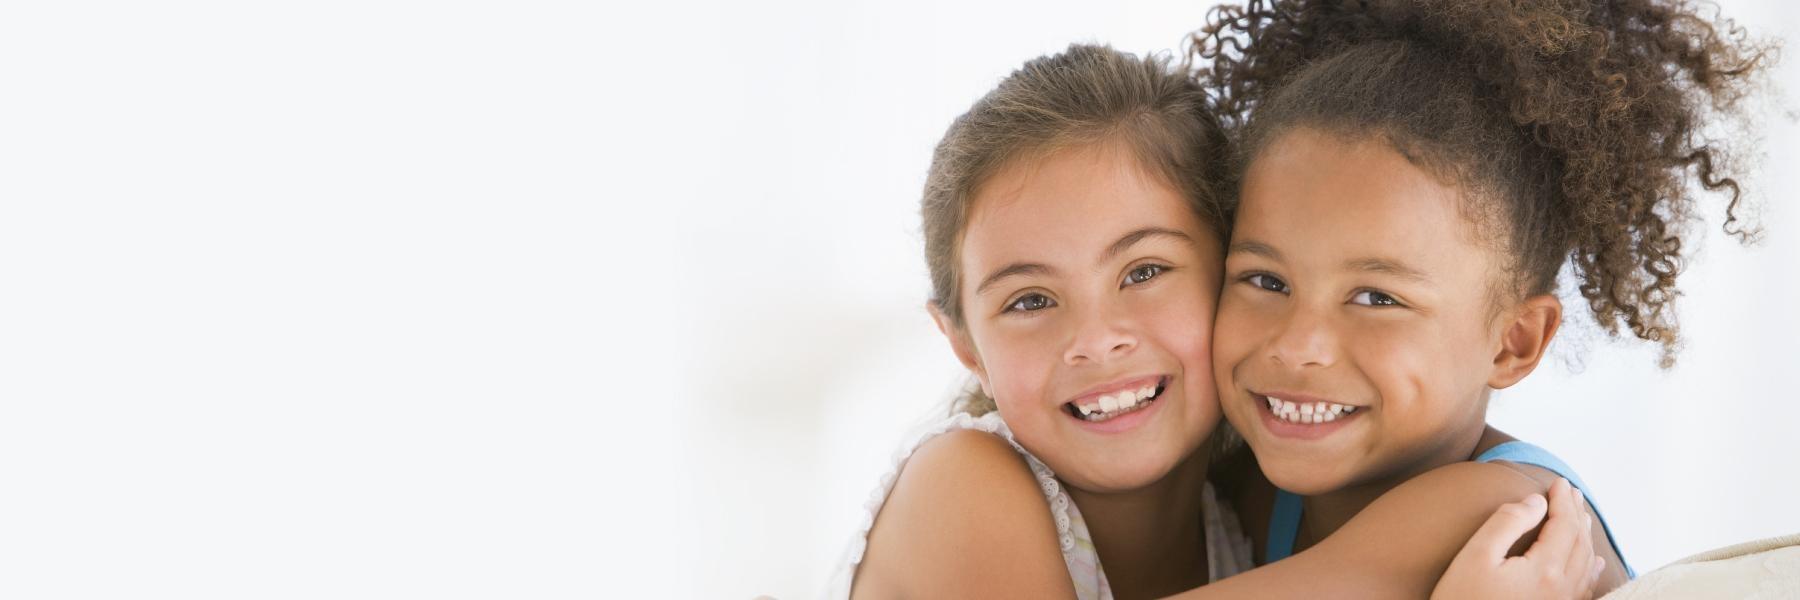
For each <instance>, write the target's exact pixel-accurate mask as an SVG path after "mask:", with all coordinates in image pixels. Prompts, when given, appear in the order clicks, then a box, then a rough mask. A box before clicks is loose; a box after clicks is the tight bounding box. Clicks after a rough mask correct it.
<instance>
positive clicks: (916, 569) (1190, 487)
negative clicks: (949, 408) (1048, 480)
mask: <svg viewBox="0 0 1800 600" xmlns="http://www.w3.org/2000/svg"><path fill="white" fill-rule="evenodd" d="M1222 246H1223V244H1222V242H1221V241H1220V240H1218V239H1217V238H1216V236H1214V235H1213V234H1212V233H1211V232H1210V230H1209V229H1208V228H1206V227H1205V226H1204V225H1203V224H1202V223H1200V222H1199V221H1198V219H1197V218H1196V217H1195V216H1194V213H1193V211H1192V210H1191V208H1190V207H1189V206H1188V205H1187V203H1186V202H1185V200H1183V198H1182V197H1181V196H1180V195H1179V194H1178V193H1176V192H1175V191H1173V190H1172V189H1171V188H1170V187H1169V186H1167V185H1164V184H1163V183H1162V182H1161V180H1160V178H1158V177H1156V176H1154V175H1151V174H1149V173H1146V172H1145V171H1144V170H1143V169H1141V168H1139V165H1138V162H1137V161H1136V160H1135V158H1134V157H1133V156H1132V155H1131V154H1130V152H1129V151H1128V150H1126V149H1125V148H1124V147H1123V146H1121V145H1119V144H1113V143H1101V144H1095V145H1088V146H1078V147H1074V148H1068V149H1063V150H1059V151H1056V152H1052V153H1049V154H1047V155H1045V156H1037V157H1032V158H1031V159H1030V160H1022V161H1017V162H1016V163H1015V164H1012V165H1009V166H1008V167H1006V168H1003V169H1001V170H1000V171H999V172H998V173H996V174H995V175H994V176H993V177H992V178H991V179H990V180H989V181H988V182H986V184H985V185H984V186H983V187H982V188H981V189H980V190H979V191H978V193H977V197H976V201H975V205H974V209H973V211H972V214H971V218H970V222H969V224H968V225H967V227H966V228H965V233H964V237H963V240H962V246H961V256H960V262H959V264H960V266H961V271H962V280H961V283H962V295H961V300H962V302H963V307H964V314H965V318H964V320H963V321H962V322H961V323H957V322H953V321H951V320H950V319H948V318H947V317H946V316H945V315H943V314H942V313H941V312H937V311H936V310H935V309H934V311H933V314H934V317H935V318H937V320H938V323H939V327H940V329H942V330H943V332H944V333H945V335H946V337H947V338H948V339H949V340H950V342H951V346H952V349H953V350H954V351H955V353H956V355H957V357H958V358H959V360H961V361H962V362H963V364H964V365H965V366H967V367H968V368H969V369H970V371H971V372H973V373H974V374H975V375H976V378H977V379H978V380H979V381H980V382H981V385H982V387H983V389H984V390H985V391H986V392H988V393H989V395H991V396H993V397H994V398H995V399H996V403H997V405H998V406H999V409H1000V412H1001V414H1002V416H1003V418H1005V419H1006V421H1007V422H1008V424H1009V426H1010V427H1011V429H1012V430H1013V431H1014V433H1015V435H1016V436H1017V438H1018V440H1019V442H1020V443H1021V444H1023V445H1025V446H1026V447H1028V448H1031V449H1032V450H1033V453H1034V454H1035V455H1036V456H1038V458H1039V459H1040V460H1043V461H1044V462H1045V463H1046V464H1047V465H1048V466H1050V467H1051V469H1052V470H1054V471H1055V472H1056V473H1057V474H1058V477H1059V479H1061V480H1062V481H1063V483H1064V485H1065V487H1066V488H1067V489H1068V490H1069V493H1070V495H1071V497H1072V498H1073V499H1074V500H1075V503H1076V505H1077V506H1078V507H1079V509H1080V511H1081V514H1082V516H1083V517H1084V519H1085V520H1086V522H1087V524H1088V528H1089V530H1090V532H1091V533H1092V535H1093V538H1094V545H1095V548H1096V549H1097V551H1098V554H1099V555H1100V557H1101V560H1102V563H1103V564H1104V568H1105V570H1106V573H1107V577H1108V579H1109V581H1110V583H1111V586H1112V589H1113V592H1114V593H1115V595H1117V596H1118V597H1120V598H1144V597H1160V596H1167V595H1171V594H1176V593H1184V595H1198V596H1207V597H1215V596H1216V597H1240V596H1241V597H1271V596H1276V597H1318V596H1321V595H1331V596H1337V597H1342V596H1344V595H1345V594H1346V593H1352V594H1356V593H1369V594H1371V595H1378V596H1392V595H1395V594H1401V593H1408V592H1412V591H1415V590H1419V589H1420V587H1419V586H1423V590H1422V591H1418V592H1417V593H1416V594H1414V595H1420V596H1422V595H1425V594H1426V593H1429V592H1430V591H1431V588H1432V586H1433V585H1434V584H1436V583H1438V579H1439V575H1442V574H1444V572H1445V566H1446V565H1448V564H1449V563H1450V560H1451V558H1452V557H1453V556H1455V555H1456V554H1457V552H1458V550H1459V549H1461V548H1462V547H1463V546H1464V542H1465V541H1467V542H1468V546H1469V548H1470V549H1471V552H1465V553H1464V554H1465V556H1467V558H1466V559H1464V558H1459V559H1458V562H1457V567H1456V568H1455V569H1453V570H1452V571H1451V572H1450V575H1449V576H1448V577H1446V578H1445V581H1446V583H1447V584H1458V582H1462V585H1461V586H1460V587H1456V586H1455V585H1453V586H1452V587H1451V588H1449V589H1451V590H1460V591H1467V590H1488V591H1490V592H1491V591H1494V590H1501V591H1507V592H1513V593H1524V594H1527V595H1538V596H1544V597H1581V596H1583V595H1585V593H1586V586H1587V585H1589V584H1591V581H1592V578H1591V576H1590V574H1591V573H1592V572H1593V570H1592V569H1591V568H1589V565H1591V564H1592V561H1593V558H1594V557H1593V555H1592V553H1591V552H1585V551H1578V550H1582V549H1585V548H1587V547H1588V540H1587V536H1588V535H1589V534H1588V533H1587V532H1588V529H1587V528H1585V527H1582V525H1583V523H1581V522H1579V521H1577V520H1576V519H1574V518H1573V517H1574V516H1578V515H1579V514H1580V513H1579V511H1577V510H1574V509H1572V508H1570V506H1571V501H1569V500H1567V496H1569V494H1567V493H1566V492H1559V491H1558V490H1556V489H1552V490H1551V494H1550V495H1551V501H1550V502H1549V503H1547V504H1545V503H1542V502H1541V499H1540V503H1539V504H1536V505H1533V504H1530V503H1529V501H1523V502H1517V503H1513V504H1511V505H1510V506H1509V502H1513V501H1520V499H1522V498H1528V497H1531V496H1533V495H1534V492H1536V491H1542V490H1528V491H1521V492H1520V493H1518V494H1516V495H1514V496H1511V497H1508V498H1505V499H1502V500H1500V501H1498V502H1494V503H1491V504H1487V505H1485V506H1483V507H1481V508H1479V510H1480V513H1479V514H1475V515H1474V516H1475V519H1474V520H1473V521H1472V522H1470V523H1468V524H1467V527H1466V528H1463V529H1460V530H1458V531H1456V532H1454V535H1455V536H1456V540H1455V545H1454V546H1452V547H1451V548H1449V551H1448V552H1447V553H1445V554H1444V555H1443V556H1442V557H1441V563H1440V564H1438V565H1437V566H1436V569H1435V570H1434V571H1432V572H1430V573H1424V572H1422V571H1420V572H1417V573H1415V572H1414V570H1410V569H1409V568H1390V567H1389V566H1388V565H1386V563H1387V562H1388V561H1389V560H1390V558H1389V557H1388V556H1385V555H1381V554H1379V553H1371V552H1368V551H1367V549H1368V548H1378V547H1385V546H1387V545H1389V542H1391V541H1392V540H1394V539H1406V538H1404V537H1396V536H1397V535H1398V536H1407V535H1438V534H1439V532H1438V531H1435V530H1433V531H1424V530H1427V529H1430V528H1431V527H1433V526H1434V525H1444V524H1454V525H1461V524H1462V523H1461V519H1460V518H1461V517H1462V516H1463V515H1462V513H1460V512H1456V513H1455V514H1454V515H1452V516H1449V517H1437V516H1433V517H1432V518H1428V519H1419V518H1418V516H1419V515H1418V514H1417V512H1418V511H1421V510H1423V511H1426V512H1433V513H1435V511H1438V510H1439V509H1438V508H1437V507H1436V506H1435V505H1424V504H1421V502H1422V501H1424V500H1425V498H1423V497H1421V496H1420V495H1416V494H1409V493H1408V491H1409V490H1408V489H1407V488H1406V486H1401V488H1398V489H1396V490H1395V492H1396V494H1395V498H1393V499H1392V500H1390V499H1388V498H1383V501H1382V502H1377V503H1376V504H1374V505H1371V506H1370V509H1369V510H1367V511H1365V513H1367V515H1366V516H1365V515H1359V516H1357V517H1356V518H1355V519H1352V520H1351V522H1350V523H1349V524H1348V525H1346V526H1345V527H1344V528H1343V530H1342V531H1340V532H1339V533H1338V534H1336V535H1333V536H1331V537H1329V538H1327V539H1326V540H1325V542H1323V543H1320V544H1318V545H1317V546H1316V547H1315V548H1313V549H1311V550H1308V551H1306V552H1302V553H1300V554H1298V555H1296V556H1295V557H1293V558H1292V559H1289V560H1285V561H1281V562H1280V563H1277V564H1275V565H1271V566H1268V567H1263V568H1259V569H1256V570H1254V571H1251V572H1250V573H1246V574H1243V575H1240V576H1237V577H1233V578H1230V579H1227V580H1225V581H1224V582H1222V583H1215V584H1212V585H1208V586H1206V587H1203V588H1198V586H1201V585H1202V584H1205V583H1206V568H1205V564H1206V562H1205V559H1206V557H1205V554H1204V552H1205V548H1204V537H1203V535H1204V532H1203V531H1202V529H1201V524H1200V521H1199V516H1200V509H1199V499H1198V494H1199V490H1200V487H1201V483H1202V482H1203V481H1204V479H1205V477H1206V469H1207V465H1208V463H1209V461H1210V458H1211V457H1209V456H1206V454H1205V452H1204V450H1202V448H1203V444H1202V442H1204V441H1205V440H1206V438H1207V437H1208V436H1209V435H1211V433H1212V431H1213V429H1214V428H1215V427H1216V426H1217V424H1218V420H1219V419H1220V416H1221V415H1220V405H1219V403H1218V401H1217V393H1218V391H1217V390H1218V388H1217V382H1216V381H1215V380H1214V370H1213V367H1212V353H1213V351H1214V350H1213V345H1214V343H1215V340H1214V339H1213V338H1212V335H1211V333H1212V331H1213V326H1212V317H1213V314H1214V312H1215V304H1214V303H1215V301H1216V299H1217V297H1218V291H1219V289H1220V286H1221V284H1222V277H1221V268H1220V261H1221V258H1222V256H1221V254H1222V252H1221V249H1222ZM1146 379H1148V380H1153V381H1156V382H1158V383H1159V384H1160V385H1162V387H1163V391H1162V392H1161V393H1160V394H1159V395H1157V396H1156V398H1155V400H1154V401H1153V402H1152V403H1151V404H1149V405H1146V406H1147V407H1146V408H1141V409H1139V410H1138V411H1137V412H1135V413H1132V414H1129V415H1125V416H1123V417H1119V418H1118V420H1117V422H1113V423H1112V425H1114V426H1117V425H1118V424H1119V423H1127V424H1128V425H1129V426H1128V427H1114V429H1119V430H1117V431H1114V430H1108V429H1107V428H1104V427H1096V426H1094V425H1093V424H1092V423H1090V422H1088V421H1086V420H1084V419H1081V418H1078V417H1077V416H1076V415H1075V414H1074V413H1071V412H1070V410H1069V408H1068V406H1069V405H1070V404H1071V403H1079V402H1081V401H1082V399H1083V398H1086V397H1089V396H1090V395H1091V393H1092V392H1094V391H1096V390H1106V389H1110V388H1112V387H1119V386H1135V385H1137V382H1139V381H1143V380H1146ZM1128 418H1129V419H1131V420H1130V421H1127V419H1128ZM1103 425H1104V424H1103ZM1433 501H1435V500H1433ZM1474 505H1475V503H1470V506H1469V508H1470V510H1475V508H1474ZM1534 507H1536V508H1534ZM1496 509H1500V510H1498V512H1496ZM1534 510H1535V512H1534ZM1546 510H1547V511H1548V513H1549V515H1550V519H1549V521H1548V522H1547V523H1546V524H1545V526H1546V534H1545V536H1544V538H1543V539H1542V540H1540V542H1539V543H1538V544H1537V545H1536V546H1534V547H1533V548H1532V554H1527V555H1525V556H1523V557H1515V558H1510V559H1509V558H1506V557H1505V554H1506V548H1507V547H1509V546H1511V545H1512V544H1513V542H1514V541H1516V540H1518V539H1519V537H1520V535H1521V534H1524V533H1525V532H1526V531H1527V530H1529V529H1531V528H1532V527H1534V526H1536V525H1537V524H1538V523H1539V519H1540V518H1541V517H1542V516H1543V515H1544V513H1545V511H1546ZM1489 517H1492V519H1491V520H1489V527H1487V528H1485V529H1483V530H1482V531H1481V532H1480V534H1479V535H1477V532H1476V530H1477V527H1478V526H1481V525H1482V524H1483V522H1484V520H1486V519H1489ZM1557 531H1560V532H1564V533H1565V534H1566V535H1562V536H1560V537H1553V536H1551V535H1550V534H1549V532H1557ZM1443 535H1449V534H1443ZM1471 536H1474V537H1473V538H1472V537H1471ZM1414 562H1419V561H1414ZM1552 564H1554V566H1555V568H1554V569H1552V568H1550V567H1549V566H1548V565H1552ZM1406 566H1407V567H1411V566H1412V563H1408V564H1407V565H1406ZM1569 568H1575V569H1578V571H1568V570H1567V569H1569ZM1521 573H1523V574H1526V575H1529V577H1527V576H1526V575H1520V574H1521ZM1395 574H1402V575H1407V576H1415V575H1416V580H1407V581H1401V582H1395V581H1390V580H1388V579H1387V577H1389V576H1392V575H1395ZM1546 574H1549V575H1546ZM1327 575H1328V576H1327ZM1195 588H1198V589H1195ZM853 595H855V596H858V597H878V598H881V597H1034V598H1035V597H1051V598H1066V597H1073V596H1074V590H1073V588H1072V585H1071V583H1070V581H1069V576H1068V572H1067V570H1066V568H1065V566H1064V564H1063V560H1062V555H1061V553H1060V550H1059V546H1058V543H1057V538H1056V528H1055V524H1054V523H1053V522H1052V519H1051V514H1050V509H1049V506H1048V505H1047V504H1046V503H1045V502H1044V498H1043V495H1042V492H1040V491H1039V490H1038V488H1037V484H1036V481H1035V480H1034V479H1033V477H1032V475H1031V473H1030V471H1029V470H1028V469H1027V468H1026V466H1025V464H1024V461H1023V459H1022V458H1021V457H1020V456H1019V455H1018V454H1017V453H1016V452H1014V451H1013V449H1012V448H1011V447H1010V446H1008V445H1007V444H1006V442H1004V441H1003V440H1000V439H999V438H996V437H993V436H989V435H986V434H983V433H979V432H967V431H965V432H957V433H951V434H946V435H943V436H940V437H938V438H935V439H933V440H931V441H929V442H927V443H926V444H924V445H923V446H922V447H921V448H920V449H919V450H918V451H917V452H916V453H915V454H914V455H913V457H912V458H911V459H910V460H909V461H908V463H907V465H906V468H905V469H903V470H902V471H901V474H900V478H899V480H898V481H897V482H896V484H895V486H894V490H893V492H892V494H891V495H890V496H889V498H888V500H887V502H886V504H885V505H884V507H883V509H882V511H881V513H880V515H879V516H878V517H877V519H876V521H875V524H874V527H873V528H872V529H871V531H870V533H869V540H868V549H867V551H866V553H865V555H864V559H863V562H862V563H861V565H860V566H859V569H858V571H857V573H856V577H855V579H854V589H853ZM1464 597H1481V596H1479V595H1477V596H1464Z"/></svg>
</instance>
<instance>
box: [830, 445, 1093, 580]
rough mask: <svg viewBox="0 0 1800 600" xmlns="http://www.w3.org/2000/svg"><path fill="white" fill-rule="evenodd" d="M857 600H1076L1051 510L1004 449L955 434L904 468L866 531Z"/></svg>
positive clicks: (920, 452)
mask: <svg viewBox="0 0 1800 600" xmlns="http://www.w3.org/2000/svg"><path fill="white" fill-rule="evenodd" d="M852 583H853V586H854V587H853V588H852V590H851V596H853V597H857V598H891V597H924V598H959V597H970V598H991V597H1020V598H1074V597H1075V590H1074V586H1073V584H1071V583H1070V581H1069V572H1068V567H1066V566H1065V565H1064V564H1063V559H1062V550H1061V546H1060V544H1059V543H1058V541H1057V535H1056V523H1055V521H1053V520H1052V518H1051V516H1050V505H1049V503H1047V502H1045V501H1044V494H1043V492H1042V491H1039V490H1038V484H1037V479H1036V478H1035V477H1033V476H1032V474H1031V469H1030V468H1029V467H1028V466H1026V464H1025V460H1024V458H1022V457H1020V456H1019V454H1018V453H1017V452H1015V451H1014V450H1013V449H1012V446H1011V445H1010V444H1008V443H1007V442H1006V440H1003V439H1000V438H998V437H994V436H992V435H989V434H985V433H981V432H977V431H955V432H950V433H946V434H944V435H941V436H938V437H936V438H933V439H932V440H930V441H928V442H925V444H924V445H922V446H920V447H919V449H918V450H917V451H916V452H914V453H913V455H912V458H910V459H908V460H907V462H906V466H905V467H904V468H903V469H902V470H901V471H900V477H899V479H898V480H897V481H896V482H895V483H894V489H893V492H892V493H891V494H889V496H888V499H887V502H886V503H885V504H884V505H883V506H882V508H881V513H880V514H879V515H876V519H875V524H874V527H872V528H871V529H870V530H869V545H868V550H867V551H866V552H865V553H864V554H863V561H862V564H861V565H859V566H858V568H857V572H856V576H855V578H854V579H853V581H852Z"/></svg>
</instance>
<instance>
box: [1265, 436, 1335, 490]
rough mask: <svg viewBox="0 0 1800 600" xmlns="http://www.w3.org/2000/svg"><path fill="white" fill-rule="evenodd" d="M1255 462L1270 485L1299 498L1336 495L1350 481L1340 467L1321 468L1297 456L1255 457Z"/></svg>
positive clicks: (1321, 466) (1324, 466)
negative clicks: (1300, 496) (1334, 492)
mask: <svg viewBox="0 0 1800 600" xmlns="http://www.w3.org/2000/svg"><path fill="white" fill-rule="evenodd" d="M1250 450H1251V452H1255V451H1256V447H1255V446H1254V445H1252V446H1251V447H1250ZM1256 462H1257V464H1258V465H1259V466H1261V467H1262V472H1263V476H1264V477H1267V478H1268V479H1269V483H1272V484H1275V487H1278V488H1281V489H1284V490H1287V491H1289V492H1292V493H1295V494H1299V495H1302V496H1317V495H1319V494H1325V493H1330V492H1333V491H1337V490H1340V489H1343V488H1345V487H1348V486H1349V485H1350V483H1351V480H1352V478H1351V477H1348V476H1347V474H1345V473H1344V469H1343V467H1341V466H1339V465H1321V464H1318V463H1316V462H1312V461H1308V460H1306V459H1304V458H1302V457H1299V456H1289V457H1285V458H1275V457H1269V456H1267V455H1266V454H1264V453H1257V454H1256Z"/></svg>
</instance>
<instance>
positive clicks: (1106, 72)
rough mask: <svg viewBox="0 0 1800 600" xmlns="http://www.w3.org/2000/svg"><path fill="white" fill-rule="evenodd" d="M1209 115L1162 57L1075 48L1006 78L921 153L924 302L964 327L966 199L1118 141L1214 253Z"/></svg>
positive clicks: (1217, 213)
mask: <svg viewBox="0 0 1800 600" xmlns="http://www.w3.org/2000/svg"><path fill="white" fill-rule="evenodd" d="M1212 115H1213V111H1212V107H1211V104H1210V102H1209V101H1208V99H1207V96H1206V93H1205V91H1204V90H1203V89H1202V88H1201V86H1200V85H1199V84H1198V83H1196V82H1195V81H1194V80H1193V79H1191V78H1190V77H1188V75H1187V73H1186V71H1185V70H1184V69H1182V68H1179V67H1177V66H1174V65H1171V64H1170V62H1169V60H1168V59H1167V58H1166V57H1160V56H1148V57H1144V58H1139V57H1136V56H1133V55H1131V54H1127V53H1124V52H1120V51H1117V50H1113V49H1112V48H1109V47H1106V46H1094V45H1083V44H1076V45H1071V46H1069V49H1068V50H1065V51H1063V52H1061V53H1058V54H1053V55H1049V56H1043V57H1039V58H1035V59H1032V60H1031V61H1029V62H1027V63H1025V65H1024V66H1022V67H1020V68H1019V69H1018V70H1016V71H1013V73H1012V74H1011V75H1009V76H1007V77H1006V79H1004V80H1002V81H1001V82H1000V84H999V85H998V86H997V87H995V88H994V90H993V91H991V92H988V94H987V95H986V96H983V97H982V98H981V99H980V100H978V101H976V102H975V105H974V106H972V107H970V108H969V110H968V112H966V113H963V115H962V116H960V117H957V119H956V121H955V122H954V123H952V124H951V125H950V129H949V131H946V132H945V133H944V138H943V140H942V141H940V142H938V145H937V150H936V152H935V153H934V154H933V155H932V160H931V170H930V173H929V174H928V175H927V176H926V179H925V195H924V199H923V201H922V202H921V210H920V212H921V213H922V215H923V219H924V228H925V262H926V265H927V266H928V267H929V269H930V272H931V302H932V304H933V305H935V306H936V307H937V309H938V310H939V311H940V312H942V313H943V314H944V315H945V316H946V317H948V318H949V320H950V321H951V322H952V323H954V324H955V326H956V327H958V328H961V327H963V325H964V324H965V320H964V317H965V316H964V313H963V307H962V301H961V297H960V294H961V285H960V282H961V277H962V273H961V270H960V269H959V260H960V255H961V252H960V247H961V241H962V236H963V230H964V228H965V227H966V226H967V225H968V220H969V215H970V211H971V209H972V208H973V204H974V197H975V194H976V192H977V191H978V190H979V189H980V187H981V185H982V184H983V183H984V182H986V181H987V180H988V179H989V178H991V177H993V176H994V174H995V173H997V172H999V171H1000V169H1001V168H1003V167H1005V166H1007V165H1011V164H1014V163H1016V162H1018V161H1022V160H1030V159H1031V158H1033V157H1038V156H1042V155H1043V154H1046V153H1049V152H1052V151H1054V150H1057V149H1061V148H1067V147H1071V146H1077V145H1082V144H1091V143H1096V142H1100V141H1103V140H1120V141H1123V142H1125V144H1126V145H1127V147H1129V148H1130V149H1131V150H1132V152H1133V153H1134V154H1135V156H1136V158H1137V159H1138V160H1139V161H1141V162H1142V164H1143V166H1144V167H1145V170H1146V171H1148V172H1150V173H1152V174H1155V175H1157V176H1159V177H1161V178H1162V179H1163V180H1164V183H1166V184H1168V185H1170V186H1171V187H1172V188H1174V189H1175V190H1176V191H1178V192H1180V193H1181V195H1182V197H1183V198H1186V199H1187V201H1188V204H1189V205H1190V206H1191V207H1192V208H1193V209H1194V212H1195V213H1196V214H1197V215H1199V216H1200V219H1201V220H1202V221H1203V222H1205V223H1207V225H1208V226H1210V227H1212V228H1213V231H1214V233H1215V234H1217V236H1218V239H1219V240H1220V243H1223V240H1224V239H1225V237H1226V236H1225V230H1226V228H1227V227H1229V225H1230V220H1229V218H1228V215H1226V214H1225V212H1224V208H1223V207H1224V203H1223V198H1222V197H1221V196H1220V191H1219V183H1218V182H1220V181H1221V179H1222V177H1223V174H1224V172H1225V168H1226V153H1227V150H1226V148H1227V146H1226V141H1225V136H1224V133H1223V131H1222V130H1221V129H1220V127H1219V123H1218V121H1217V120H1216V119H1214V118H1213V116H1212ZM953 410H960V411H964V412H969V413H971V414H976V415H979V414H983V413H987V412H991V411H993V410H994V403H993V399H991V398H987V397H985V396H984V395H983V394H981V393H980V390H979V389H974V390H970V391H969V392H968V393H966V394H965V395H964V397H963V398H962V399H960V400H959V401H958V402H957V404H956V405H955V407H954V408H953Z"/></svg>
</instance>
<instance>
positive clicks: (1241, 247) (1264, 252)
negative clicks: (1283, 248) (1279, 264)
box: [1227, 241, 1281, 260]
mask: <svg viewBox="0 0 1800 600" xmlns="http://www.w3.org/2000/svg"><path fill="white" fill-rule="evenodd" d="M1232 252H1244V253H1248V254H1255V255H1258V256H1261V257H1264V258H1268V259H1270V260H1281V253H1280V252H1276V251H1275V248H1274V247H1272V246H1270V245H1268V244H1264V243H1262V242H1253V241H1243V242H1238V243H1235V244H1232V245H1231V249H1230V250H1228V251H1227V253H1232Z"/></svg>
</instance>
